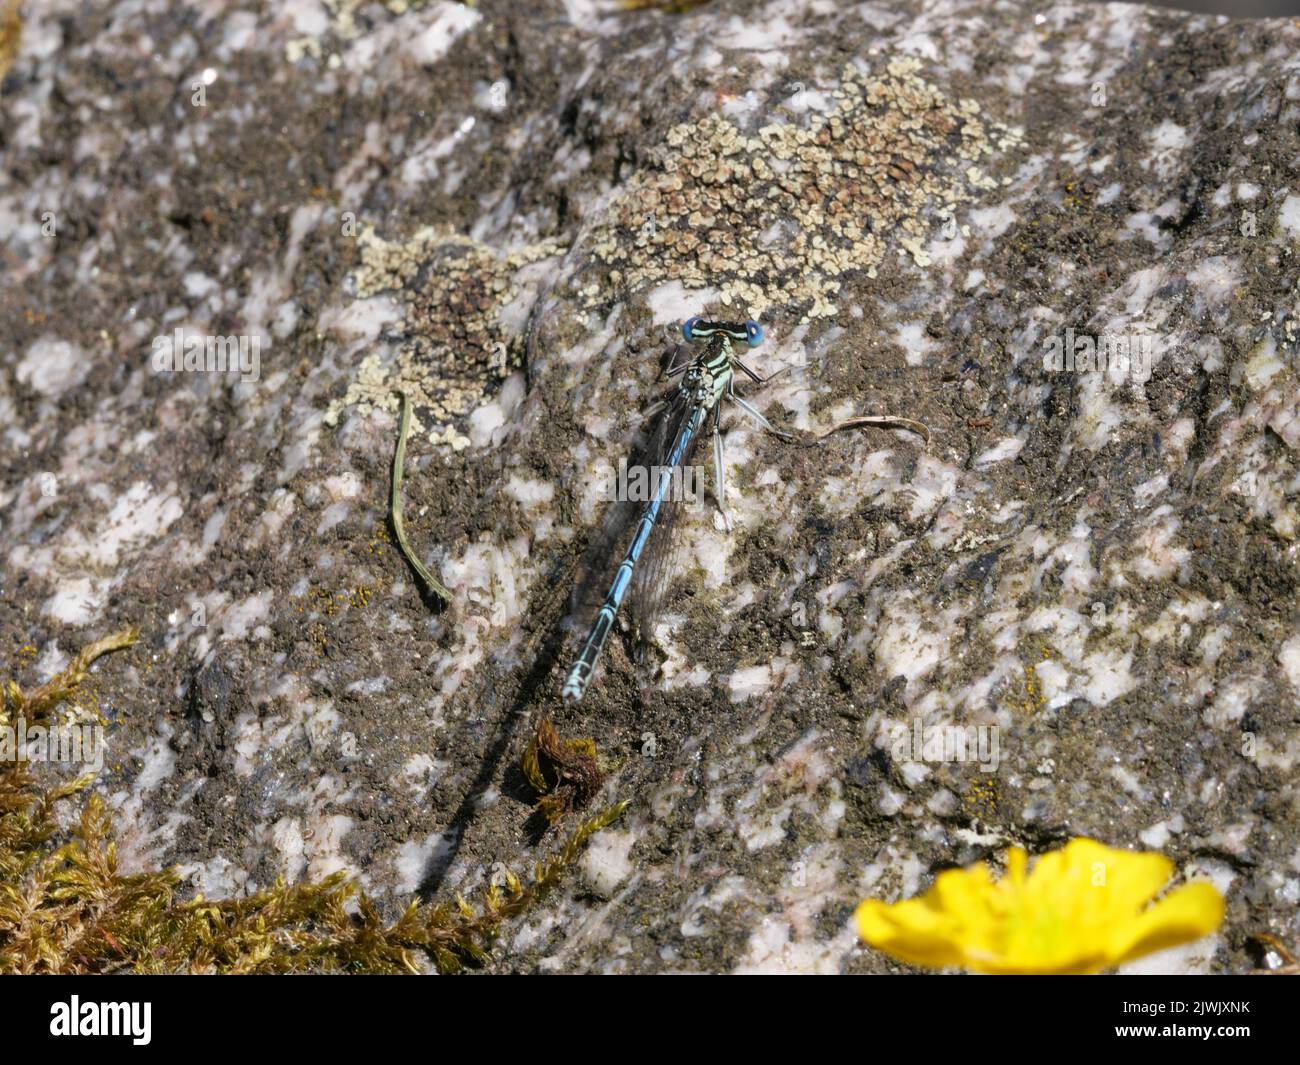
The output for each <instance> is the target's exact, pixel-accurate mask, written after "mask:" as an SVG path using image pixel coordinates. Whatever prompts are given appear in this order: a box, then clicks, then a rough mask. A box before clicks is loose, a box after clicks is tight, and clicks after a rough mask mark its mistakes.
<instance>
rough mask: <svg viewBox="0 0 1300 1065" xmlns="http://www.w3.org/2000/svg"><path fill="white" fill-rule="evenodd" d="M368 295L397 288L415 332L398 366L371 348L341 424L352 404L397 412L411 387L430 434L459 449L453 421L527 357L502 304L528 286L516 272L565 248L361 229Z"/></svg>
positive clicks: (406, 325) (361, 274)
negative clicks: (504, 247)
mask: <svg viewBox="0 0 1300 1065" xmlns="http://www.w3.org/2000/svg"><path fill="white" fill-rule="evenodd" d="M360 248H361V265H360V267H359V268H358V270H357V272H356V278H355V280H356V289H357V295H358V296H359V297H361V298H363V299H364V298H367V297H370V296H375V295H378V294H379V293H382V292H393V293H394V294H395V295H396V298H397V299H399V300H400V301H401V302H402V303H403V304H404V305H405V307H404V311H405V313H404V316H403V322H402V325H401V326H400V329H401V330H402V331H403V332H404V333H405V334H406V336H407V337H408V339H407V341H406V343H405V344H404V345H403V347H402V349H401V350H400V351H399V352H398V356H397V360H396V364H395V365H394V366H388V365H385V364H384V363H383V361H382V360H381V359H380V358H379V356H378V355H371V356H367V357H366V359H364V360H363V361H362V363H361V366H360V368H359V370H358V373H357V376H356V379H355V380H354V381H353V382H352V385H351V386H350V387H349V389H348V393H347V395H346V396H345V397H344V398H343V399H342V400H341V401H336V402H335V403H334V404H333V405H331V407H330V409H329V411H328V413H327V414H326V417H325V420H326V423H327V424H330V425H333V424H335V423H336V422H337V420H338V416H339V413H340V411H341V410H342V408H343V407H345V406H348V405H351V404H354V403H355V404H359V405H361V406H362V408H363V409H375V408H380V409H383V410H390V411H396V410H397V409H398V406H399V399H398V396H397V394H396V392H397V390H401V391H404V392H406V393H408V394H409V395H410V397H411V403H412V405H413V407H414V410H415V418H414V425H415V431H416V432H422V431H423V430H422V428H421V420H422V419H423V420H424V422H425V423H426V424H429V425H430V429H429V433H428V435H429V438H430V440H432V441H434V442H438V443H446V444H449V445H450V446H451V447H453V448H455V449H456V450H459V449H460V448H462V447H465V446H466V445H468V443H469V441H468V440H467V439H466V438H465V437H464V436H463V435H462V434H461V433H460V432H459V431H457V429H456V427H455V425H454V422H455V420H456V419H457V418H460V417H463V416H464V415H466V414H468V413H470V412H471V411H472V410H473V409H474V408H475V407H477V406H478V405H479V403H481V402H482V401H483V400H484V399H485V398H486V397H487V396H489V395H491V394H492V393H493V392H494V391H495V390H496V388H497V387H498V386H499V385H500V383H501V382H502V381H503V380H504V379H505V378H506V376H508V375H509V373H510V372H511V371H512V370H514V369H516V368H517V367H518V366H519V365H520V360H521V358H522V355H523V338H522V337H521V336H519V335H518V334H517V333H515V332H511V331H509V330H507V329H506V328H505V327H504V325H503V324H502V321H501V310H502V308H504V307H505V306H506V305H507V304H509V303H510V302H511V301H512V300H514V299H515V298H516V297H517V296H518V294H519V290H518V287H517V285H516V283H515V275H516V274H517V273H518V271H519V270H521V269H523V268H524V267H526V266H528V265H530V264H532V263H535V262H538V261H539V260H541V259H546V258H549V257H550V256H553V255H557V254H560V253H561V252H563V251H564V250H565V245H563V244H559V243H556V242H554V241H546V242H542V243H540V244H532V245H529V246H527V247H524V248H518V249H516V250H514V251H511V252H507V253H504V254H503V253H500V252H498V251H497V250H496V249H494V248H491V247H488V246H487V245H485V244H480V243H479V242H477V241H475V240H472V239H470V238H469V237H466V236H464V235H462V234H458V233H452V232H449V231H447V230H444V229H437V228H434V227H431V226H426V227H424V228H422V229H420V230H419V231H418V232H416V233H415V235H414V236H413V237H411V238H410V239H409V240H406V241H393V242H390V241H386V240H384V239H382V238H381V237H379V236H377V235H376V234H375V232H374V231H373V230H372V229H371V228H369V227H365V228H363V229H362V231H361V233H360Z"/></svg>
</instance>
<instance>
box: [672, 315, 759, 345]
mask: <svg viewBox="0 0 1300 1065" xmlns="http://www.w3.org/2000/svg"><path fill="white" fill-rule="evenodd" d="M719 334H721V335H725V336H727V337H729V338H730V339H732V340H734V341H735V342H736V343H737V344H748V345H749V346H750V347H751V348H756V347H758V346H759V344H761V343H763V327H762V326H761V325H759V324H758V323H757V322H755V321H753V320H752V319H751V320H750V321H748V322H745V323H743V324H741V325H737V324H736V323H734V322H706V321H705V320H704V319H703V318H701V317H700V316H699V315H696V316H695V317H694V318H688V319H686V324H685V325H683V326H682V336H684V337H685V338H686V339H687V340H692V341H701V340H708V339H709V338H710V337H714V336H718V335H719Z"/></svg>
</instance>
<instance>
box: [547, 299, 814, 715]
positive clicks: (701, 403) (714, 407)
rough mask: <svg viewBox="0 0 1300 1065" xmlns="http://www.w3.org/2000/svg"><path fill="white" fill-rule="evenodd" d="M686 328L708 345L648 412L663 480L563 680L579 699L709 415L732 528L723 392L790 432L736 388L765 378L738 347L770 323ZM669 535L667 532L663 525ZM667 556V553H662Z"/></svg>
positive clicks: (569, 695) (717, 479)
mask: <svg viewBox="0 0 1300 1065" xmlns="http://www.w3.org/2000/svg"><path fill="white" fill-rule="evenodd" d="M682 335H683V336H684V337H685V338H686V339H687V340H688V341H690V342H691V343H696V344H702V345H703V348H702V350H701V351H700V352H699V354H698V355H696V356H695V357H694V358H693V359H690V360H688V361H684V362H682V363H681V364H680V365H676V364H674V365H672V366H670V367H669V369H668V376H669V377H670V378H671V377H676V376H678V375H679V374H680V375H681V381H680V382H679V383H678V386H677V389H676V391H675V392H673V393H672V394H671V395H670V396H669V397H668V398H667V399H664V400H662V401H660V402H659V403H657V404H655V405H654V406H653V407H651V408H650V410H648V411H647V412H646V415H647V416H648V417H657V418H658V419H659V420H658V422H657V423H656V424H655V428H654V430H653V432H652V434H651V444H650V445H649V447H648V449H647V456H648V458H649V462H650V467H651V469H653V470H655V476H656V480H655V482H654V485H653V489H652V491H651V493H650V498H649V500H648V501H647V502H646V504H645V507H644V508H643V510H642V511H641V517H640V520H639V521H638V522H637V526H636V532H635V534H634V535H633V537H632V542H631V545H630V546H629V547H628V549H627V554H626V555H624V556H623V561H622V563H621V564H620V565H619V567H618V572H617V573H616V574H615V575H614V581H613V583H612V584H611V585H610V589H609V594H607V595H606V596H605V601H604V603H603V604H602V605H601V607H600V610H599V611H598V613H597V614H596V618H595V621H594V622H593V623H592V626H591V632H590V634H589V635H588V636H587V642H586V643H585V644H584V645H583V648H582V651H581V653H580V654H579V655H578V659H577V661H576V662H574V663H573V668H571V669H570V670H569V675H568V678H567V679H566V680H565V682H564V689H563V695H564V698H565V699H566V700H567V701H569V702H577V701H578V700H579V699H581V698H582V697H583V694H584V693H585V692H586V690H587V685H588V684H589V683H590V682H591V676H592V673H593V672H594V671H595V668H596V661H597V659H599V658H600V652H601V651H602V649H603V648H604V646H605V642H606V641H607V640H608V639H609V634H610V632H611V631H612V630H613V627H614V619H615V617H616V616H617V614H618V611H619V607H620V606H622V604H623V600H624V598H625V597H626V595H627V592H628V588H629V587H630V586H631V583H632V574H633V570H634V569H635V568H636V565H637V563H638V562H639V561H640V560H641V559H642V555H643V553H644V552H645V549H646V545H647V543H649V542H650V540H651V537H652V535H653V534H654V533H655V530H656V523H660V525H662V522H661V514H662V512H663V511H664V509H665V506H666V505H667V504H668V502H669V499H668V496H669V489H670V486H671V485H672V484H673V483H674V475H675V474H676V473H678V471H680V469H681V468H682V467H683V466H685V465H686V464H687V463H688V462H689V461H690V457H691V452H692V450H693V448H694V446H695V444H696V443H697V442H698V441H699V438H700V436H701V434H702V430H703V429H704V427H705V423H706V422H707V420H708V419H709V417H710V415H712V418H713V470H714V489H715V494H716V497H717V501H718V509H719V510H720V511H721V512H722V520H723V523H724V525H725V526H726V527H727V528H728V529H730V528H731V520H730V518H728V517H727V508H726V494H727V488H726V472H725V468H724V463H723V447H722V433H721V421H722V400H723V399H724V398H725V399H729V400H733V401H734V402H735V403H736V404H737V406H739V407H740V409H741V410H743V411H744V412H745V413H746V414H748V415H749V416H750V417H752V418H754V419H755V420H756V421H757V422H758V423H759V424H760V425H761V426H762V427H763V428H764V429H767V430H768V431H769V432H772V433H775V434H776V435H777V436H781V437H784V438H786V439H791V437H790V435H789V434H788V433H783V432H781V431H780V430H778V429H776V428H774V427H773V426H772V424H771V423H770V422H768V420H767V419H766V418H764V417H763V415H761V414H760V413H759V412H758V411H757V410H755V409H754V407H752V406H751V405H750V404H748V403H746V402H745V400H744V399H742V398H741V397H740V396H738V395H736V392H735V377H736V371H737V370H739V371H740V372H742V373H744V374H746V375H747V376H748V377H750V378H751V379H753V380H754V381H758V382H760V383H761V382H762V381H763V380H764V378H761V377H759V376H758V374H756V373H754V371H753V370H751V369H750V368H749V367H748V366H746V365H745V364H744V363H743V362H741V361H740V358H739V356H738V355H737V353H736V351H737V348H738V347H739V346H740V345H742V344H744V345H747V346H748V347H751V348H756V347H758V345H759V344H761V343H762V342H763V330H762V328H761V327H760V326H759V325H758V323H757V322H753V321H749V322H744V323H743V324H739V325H737V324H732V323H729V322H709V321H705V320H704V319H703V318H699V317H695V318H691V319H690V320H689V321H688V322H686V324H685V325H684V326H682ZM661 538H662V533H661ZM660 557H662V553H661V556H660ZM668 576H669V574H668V573H666V572H665V573H662V574H657V575H656V578H655V579H654V580H653V581H652V582H647V583H650V584H654V585H658V586H660V587H657V588H654V589H652V593H651V594H654V593H655V592H658V591H661V590H662V587H661V586H662V584H664V583H666V581H667V578H668Z"/></svg>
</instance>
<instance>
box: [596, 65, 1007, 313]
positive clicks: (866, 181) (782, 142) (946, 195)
mask: <svg viewBox="0 0 1300 1065" xmlns="http://www.w3.org/2000/svg"><path fill="white" fill-rule="evenodd" d="M920 66H921V65H920V63H919V62H918V61H917V60H915V59H912V58H910V57H895V58H893V59H891V60H889V61H888V62H887V63H886V64H885V65H884V69H883V71H882V72H881V73H878V74H877V73H870V74H868V73H863V72H862V71H860V70H859V69H858V68H857V67H856V66H853V65H850V66H848V67H847V68H846V69H845V71H844V75H843V79H842V82H841V85H840V87H839V88H838V89H837V90H836V91H835V92H834V93H833V95H832V96H831V100H833V106H832V107H831V108H830V109H829V110H828V111H826V112H817V111H812V112H810V116H809V122H808V124H807V125H798V124H795V123H794V122H785V123H769V124H768V125H764V126H762V127H761V128H759V129H757V130H755V131H754V132H752V133H747V132H746V131H745V130H744V129H742V128H740V127H739V126H738V125H736V124H735V123H734V122H733V121H732V120H731V119H729V118H726V117H724V116H722V115H720V114H716V113H715V114H710V115H707V116H705V117H704V118H702V119H700V120H698V121H694V122H687V123H683V124H681V125H678V126H676V127H674V128H673V129H672V130H670V131H669V133H668V135H667V138H666V143H665V144H664V145H663V146H662V148H661V150H660V151H659V152H658V153H657V155H656V156H655V157H654V158H653V160H652V162H651V164H650V165H649V166H648V167H647V168H646V169H644V170H643V171H641V172H640V173H638V174H637V175H636V176H635V177H634V178H633V179H632V181H631V184H630V187H629V188H628V190H627V191H626V192H625V193H624V194H623V195H622V196H621V197H620V198H619V199H618V201H617V202H616V203H615V205H614V206H613V208H612V210H611V216H610V218H609V220H608V222H606V223H605V224H604V225H603V226H601V227H600V228H599V229H598V230H597V231H596V233H595V234H594V236H593V239H594V241H595V247H594V252H595V255H596V257H597V258H598V259H599V260H600V261H602V262H604V263H606V264H608V265H609V266H611V267H612V268H613V269H612V271H611V275H610V280H611V282H612V283H613V285H614V287H615V289H616V290H618V291H621V292H626V291H637V290H639V289H641V288H642V287H645V286H651V285H656V284H660V283H663V282H668V281H678V282H680V283H682V284H683V285H684V286H685V287H687V288H704V287H710V288H718V289H722V290H723V291H724V292H725V293H726V295H727V296H728V297H729V298H730V300H731V301H734V302H735V303H737V304H738V305H740V306H744V307H747V308H748V309H749V310H750V312H752V313H754V314H762V313H763V312H764V311H766V310H768V309H769V308H771V307H775V306H784V307H795V308H799V309H800V310H801V311H802V312H803V316H804V320H805V321H806V320H807V319H809V318H828V317H832V316H834V315H835V314H836V313H837V311H838V308H837V306H836V303H835V298H836V294H837V293H838V292H839V291H840V289H841V285H842V281H843V279H844V278H845V277H846V275H848V274H850V273H851V272H853V271H862V272H864V273H865V275H866V276H867V277H875V276H876V271H877V268H878V267H879V266H880V264H881V262H882V261H883V259H884V257H885V254H886V252H887V251H888V250H889V249H890V247H891V244H894V243H897V244H898V245H899V246H901V247H902V248H903V249H904V250H905V251H906V252H907V253H908V254H909V255H910V256H911V257H912V258H913V260H915V262H916V263H917V265H919V266H925V265H927V262H928V260H927V258H926V254H925V250H924V247H923V244H924V242H925V239H926V237H927V234H929V233H930V232H931V231H933V230H935V229H936V228H937V227H938V226H940V225H941V224H943V223H944V221H945V219H950V220H955V219H956V211H957V208H958V205H960V204H962V203H967V202H970V201H971V200H973V199H974V197H975V194H976V193H977V192H979V191H980V190H985V189H989V188H992V187H994V186H995V184H996V182H995V181H994V179H993V178H991V177H990V176H989V175H988V173H987V172H986V170H985V167H986V166H987V164H989V163H990V162H992V161H993V160H994V159H995V157H996V156H997V155H998V154H999V153H1001V152H1005V151H1007V150H1008V149H1010V148H1012V147H1014V146H1015V145H1017V144H1018V143H1019V142H1020V135H1019V133H1018V132H1017V131H1015V130H1012V129H1008V128H1007V127H1005V126H1002V125H1000V124H999V123H997V122H993V121H991V120H989V119H987V118H985V117H983V116H982V115H981V112H980V108H979V105H978V104H977V103H975V101H973V100H958V99H953V98H951V97H949V96H947V95H945V94H944V93H943V92H942V91H941V90H940V89H939V88H937V87H936V86H934V85H932V84H931V83H929V82H927V81H926V80H925V79H924V78H922V77H921V76H920V74H919V73H918V71H919V70H920ZM809 95H812V94H809ZM582 295H583V297H584V300H585V301H590V302H592V303H594V302H599V301H600V300H601V299H607V298H608V293H607V292H605V291H603V290H602V289H601V288H600V286H598V285H588V286H587V287H586V288H584V289H583V292H582Z"/></svg>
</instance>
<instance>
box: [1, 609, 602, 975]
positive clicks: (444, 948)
mask: <svg viewBox="0 0 1300 1065" xmlns="http://www.w3.org/2000/svg"><path fill="white" fill-rule="evenodd" d="M137 635H138V634H137V633H136V631H135V630H126V631H123V632H119V633H115V634H114V635H112V636H109V637H107V638H105V639H103V640H99V641H97V642H96V643H94V644H91V645H90V646H89V647H87V648H86V649H85V650H84V651H82V652H81V654H79V655H78V656H77V657H76V658H75V659H74V660H73V662H72V663H71V664H70V665H69V666H68V668H67V669H65V670H64V671H63V672H62V673H60V674H59V675H58V676H56V677H54V678H52V679H51V680H50V681H48V682H47V683H46V684H43V685H41V687H39V688H37V689H35V690H34V691H33V692H31V693H30V694H24V693H23V691H22V690H21V689H20V688H19V687H18V685H17V684H16V683H14V682H13V681H9V682H7V683H6V684H4V685H3V692H4V702H3V706H2V709H0V723H2V724H5V725H12V724H16V722H17V721H18V719H19V717H21V718H22V719H23V720H24V721H26V722H27V723H28V724H34V723H36V722H38V721H39V720H41V719H44V718H47V717H49V715H51V714H52V713H53V712H54V710H56V709H57V708H58V706H59V705H60V704H62V703H64V702H66V701H68V700H70V699H71V698H73V696H74V695H75V694H76V692H77V689H78V686H79V685H80V684H81V682H82V681H83V680H84V678H85V676H86V674H87V672H88V671H89V669H90V666H91V664H92V663H93V662H94V661H95V659H96V658H98V657H100V656H101V655H104V654H107V653H108V652H110V651H115V650H120V649H123V648H126V647H129V646H130V645H131V644H132V643H134V642H135V640H136V638H137ZM593 754H594V752H593ZM92 780H93V778H92V777H91V776H82V777H79V778H78V779H76V780H73V781H70V782H66V781H65V782H57V783H54V784H46V783H43V782H42V781H39V780H38V779H37V777H36V776H35V774H33V773H32V772H31V771H30V770H29V769H28V767H27V766H26V764H25V763H23V762H21V761H13V762H0V974H11V973H111V972H130V973H177V972H190V973H287V972H315V973H320V972H336V973H337V972H347V973H402V972H409V973H418V972H420V971H422V968H423V966H422V964H421V962H422V961H424V960H425V959H427V960H428V961H430V962H432V963H433V965H435V966H436V967H437V968H438V969H439V970H440V971H442V972H456V971H457V970H459V969H460V968H462V967H463V966H464V965H465V964H466V963H467V962H481V961H484V960H486V958H487V955H488V951H489V950H490V949H491V947H492V945H493V943H494V942H495V940H496V938H497V936H498V935H499V934H500V932H501V929H502V928H503V926H504V925H505V923H506V922H507V921H509V920H511V919H512V918H515V917H518V916H520V915H521V914H523V913H524V912H526V911H527V910H528V909H529V908H530V907H532V906H534V905H536V904H537V903H538V902H540V901H541V900H542V899H544V898H545V897H546V896H547V895H548V894H549V893H550V891H551V890H552V889H553V888H554V887H555V886H556V885H557V884H558V883H559V882H560V880H561V879H562V877H563V876H564V873H565V872H566V870H567V869H568V868H569V866H570V865H571V864H572V862H573V860H574V859H575V858H576V857H577V855H578V853H579V852H580V851H581V849H582V847H583V845H584V844H585V843H586V841H587V839H588V838H589V837H590V836H591V835H592V834H593V833H594V832H597V831H599V830H600V829H601V828H604V827H605V826H606V825H609V824H610V823H612V822H613V821H614V820H615V819H616V818H617V817H618V816H619V815H620V814H621V813H622V812H623V809H624V807H625V805H626V804H625V803H618V804H616V805H614V806H612V807H609V808H608V809H606V810H604V811H603V812H601V813H599V814H597V815H595V816H594V817H591V818H589V819H587V820H586V821H584V822H582V823H581V824H580V825H578V827H577V828H576V829H574V830H573V832H572V833H571V834H570V835H569V836H568V838H567V839H566V840H565V842H564V844H563V845H562V846H561V847H559V849H558V851H557V852H556V853H555V854H553V856H552V857H550V858H549V859H547V860H545V861H542V862H538V863H537V865H536V867H535V869H534V872H533V877H532V881H531V883H529V884H524V883H523V881H521V880H520V879H519V878H518V877H517V876H515V875H514V874H513V873H507V874H506V877H505V883H504V884H503V885H499V886H498V885H493V886H491V887H489V888H488V890H487V891H486V892H485V893H484V894H483V896H482V897H481V899H480V900H479V901H478V902H477V904H474V905H471V903H470V902H468V901H466V900H465V899H463V898H461V897H460V896H459V895H457V896H456V897H455V898H454V900H452V901H450V902H443V903H440V904H437V905H425V904H421V903H412V904H411V905H410V906H408V907H407V909H406V911H405V912H404V913H403V914H402V916H401V917H400V918H398V919H397V920H396V921H394V922H391V923H385V922H384V921H383V920H382V919H381V917H380V915H379V912H378V909H377V907H376V906H375V904H374V903H373V902H372V900H371V899H370V898H368V897H367V896H366V894H365V893H364V892H363V891H362V890H361V889H360V888H359V887H358V886H357V885H356V884H355V883H354V882H352V881H349V880H347V879H346V878H345V876H344V874H342V873H339V874H335V875H334V876H331V877H328V878H327V879H325V880H322V881H320V882H319V883H306V884H295V885H293V886H289V885H286V884H285V883H284V882H283V881H282V880H281V881H277V882H276V883H275V884H274V885H273V886H271V887H270V888H267V889H266V890H264V891H259V892H257V893H256V894H253V895H249V896H247V897H245V898H238V899H219V900H209V899H204V898H203V897H201V896H200V897H198V898H193V899H185V898H180V897H178V895H179V891H180V887H181V883H182V878H181V877H180V876H179V875H178V874H177V873H176V872H175V871H174V870H164V871H162V872H156V873H143V874H137V875H130V876H128V875H124V874H123V873H122V872H121V871H120V869H119V868H118V864H117V851H116V847H115V845H114V841H113V840H114V836H113V822H112V815H111V814H110V813H109V811H108V810H107V809H106V807H105V806H104V803H103V800H102V799H101V798H100V797H99V796H98V795H95V794H93V793H88V792H87V789H88V788H89V786H90V784H91V783H92ZM78 800H80V801H81V804H82V805H81V812H80V817H79V818H77V820H76V822H75V824H74V826H73V827H72V828H71V829H70V830H65V829H63V828H62V827H61V826H60V822H59V819H58V813H59V807H60V805H61V804H64V803H68V802H73V801H78Z"/></svg>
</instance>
